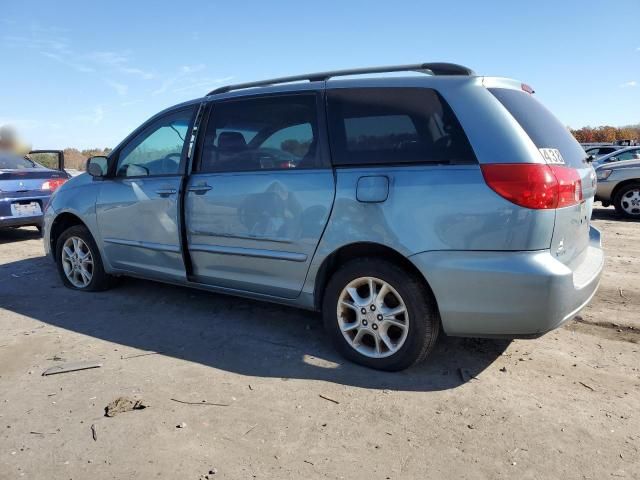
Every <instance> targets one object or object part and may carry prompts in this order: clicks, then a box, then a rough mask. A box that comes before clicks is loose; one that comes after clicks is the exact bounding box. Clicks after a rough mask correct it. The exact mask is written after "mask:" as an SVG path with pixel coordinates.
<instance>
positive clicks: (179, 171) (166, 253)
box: [96, 107, 194, 280]
mask: <svg viewBox="0 0 640 480" xmlns="http://www.w3.org/2000/svg"><path fill="white" fill-rule="evenodd" d="M193 113H194V108H193V107H188V108H185V109H181V110H177V111H173V112H171V113H168V114H165V115H163V116H161V117H159V118H157V119H155V120H152V121H151V122H150V123H149V125H148V126H147V127H145V128H143V129H142V131H141V132H140V133H139V134H137V135H135V136H134V137H133V139H131V140H130V141H129V142H127V143H126V144H125V145H124V146H123V147H122V148H121V149H120V150H119V151H118V152H116V153H115V155H114V157H113V161H115V165H112V166H111V168H112V171H111V172H110V173H111V175H110V176H109V177H108V178H106V179H105V180H104V184H103V185H102V188H101V189H100V194H99V196H98V200H97V203H96V217H97V221H98V227H99V230H100V235H101V236H102V241H103V244H104V254H105V257H106V259H107V261H108V262H109V263H110V264H111V265H112V266H113V267H114V268H117V269H119V270H124V271H127V272H130V273H134V274H140V275H144V276H150V277H154V278H160V279H165V280H184V279H185V278H186V275H185V268H184V262H183V259H182V253H181V248H180V222H179V218H180V214H179V211H180V208H179V207H180V188H181V185H182V179H183V172H184V165H185V162H186V159H185V157H186V150H187V148H186V143H187V142H186V141H185V139H186V138H187V135H188V132H189V126H190V124H191V121H192V117H193Z"/></svg>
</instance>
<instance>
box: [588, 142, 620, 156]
mask: <svg viewBox="0 0 640 480" xmlns="http://www.w3.org/2000/svg"><path fill="white" fill-rule="evenodd" d="M621 148H622V147H619V146H614V145H601V146H597V147H587V148H585V149H584V151H585V152H586V153H587V155H593V156H594V157H595V158H596V159H598V158H600V157H602V156H603V155H608V154H610V153H613V152H616V151H618V150H620V149H621Z"/></svg>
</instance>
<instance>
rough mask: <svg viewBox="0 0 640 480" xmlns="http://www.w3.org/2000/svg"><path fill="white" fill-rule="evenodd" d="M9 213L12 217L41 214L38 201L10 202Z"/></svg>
mask: <svg viewBox="0 0 640 480" xmlns="http://www.w3.org/2000/svg"><path fill="white" fill-rule="evenodd" d="M11 215H12V216H14V217H35V216H37V215H42V208H40V203H38V202H14V203H12V204H11Z"/></svg>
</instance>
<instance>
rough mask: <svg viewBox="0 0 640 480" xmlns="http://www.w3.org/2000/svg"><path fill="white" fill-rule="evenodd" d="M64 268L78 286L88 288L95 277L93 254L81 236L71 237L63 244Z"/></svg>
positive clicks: (70, 279) (71, 280) (70, 280)
mask: <svg viewBox="0 0 640 480" xmlns="http://www.w3.org/2000/svg"><path fill="white" fill-rule="evenodd" d="M61 260H62V268H63V269H64V274H65V275H66V277H67V280H69V282H71V284H72V285H73V286H74V287H76V288H86V287H87V286H88V285H89V284H90V283H91V279H92V278H93V256H92V255H91V250H90V249H89V246H88V245H87V244H86V243H85V241H84V240H82V239H81V238H80V237H69V238H68V239H67V240H66V241H65V242H64V245H63V246H62V259H61Z"/></svg>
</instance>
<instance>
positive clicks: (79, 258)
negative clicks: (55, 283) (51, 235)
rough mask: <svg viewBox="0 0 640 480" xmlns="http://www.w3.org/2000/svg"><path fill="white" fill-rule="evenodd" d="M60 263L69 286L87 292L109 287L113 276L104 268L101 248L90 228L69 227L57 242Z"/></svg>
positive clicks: (63, 277) (58, 262)
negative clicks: (99, 248)
mask: <svg viewBox="0 0 640 480" xmlns="http://www.w3.org/2000/svg"><path fill="white" fill-rule="evenodd" d="M56 264H57V265H58V272H59V273H60V277H61V278H62V281H63V283H64V284H65V286H67V287H69V288H71V289H74V290H82V291H87V292H95V291H99V290H106V289H108V288H109V287H111V285H112V281H113V277H112V276H111V275H109V274H107V273H105V271H104V267H103V264H102V258H101V257H100V251H99V250H98V246H97V245H96V242H95V241H94V239H93V237H92V236H91V233H90V232H89V230H88V229H87V228H86V227H84V226H82V225H75V226H73V227H70V228H68V229H67V230H65V231H64V232H62V234H61V235H60V237H59V238H58V241H57V242H56Z"/></svg>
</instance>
